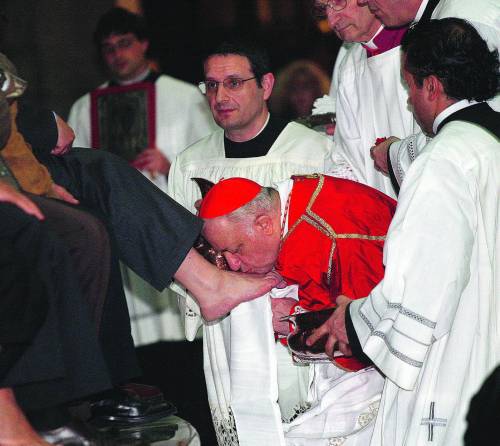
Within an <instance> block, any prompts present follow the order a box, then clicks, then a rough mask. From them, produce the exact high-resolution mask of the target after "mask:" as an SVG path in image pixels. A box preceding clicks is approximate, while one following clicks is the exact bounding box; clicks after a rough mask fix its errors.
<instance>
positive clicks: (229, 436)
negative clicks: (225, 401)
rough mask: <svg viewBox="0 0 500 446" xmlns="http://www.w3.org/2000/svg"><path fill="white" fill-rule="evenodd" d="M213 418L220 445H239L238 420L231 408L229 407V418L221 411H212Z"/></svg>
mask: <svg viewBox="0 0 500 446" xmlns="http://www.w3.org/2000/svg"><path fill="white" fill-rule="evenodd" d="M212 420H213V423H214V429H215V435H216V436H217V443H218V444H219V446H239V444H240V443H239V441H238V432H237V430H236V421H235V420H234V415H233V412H232V410H231V409H230V408H228V416H227V418H226V417H222V416H221V415H220V413H219V411H217V413H216V412H215V411H212Z"/></svg>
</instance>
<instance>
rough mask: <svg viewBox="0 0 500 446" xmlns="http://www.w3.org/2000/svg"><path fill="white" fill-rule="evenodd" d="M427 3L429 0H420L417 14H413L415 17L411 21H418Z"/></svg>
mask: <svg viewBox="0 0 500 446" xmlns="http://www.w3.org/2000/svg"><path fill="white" fill-rule="evenodd" d="M427 3H429V0H422V3H421V4H420V7H419V8H418V11H417V14H416V15H415V18H414V19H413V22H412V23H417V22H419V21H420V19H421V18H422V16H423V15H424V11H425V8H426V7H427Z"/></svg>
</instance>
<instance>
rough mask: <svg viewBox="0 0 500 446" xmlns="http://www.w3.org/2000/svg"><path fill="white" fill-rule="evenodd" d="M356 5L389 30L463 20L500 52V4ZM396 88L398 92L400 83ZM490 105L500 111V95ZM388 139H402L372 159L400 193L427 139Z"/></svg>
mask: <svg viewBox="0 0 500 446" xmlns="http://www.w3.org/2000/svg"><path fill="white" fill-rule="evenodd" d="M358 3H359V4H360V5H363V6H368V8H370V10H371V11H372V13H373V14H375V15H376V16H377V17H378V18H379V20H381V21H382V23H383V24H384V25H385V26H388V27H398V26H403V25H406V24H408V23H415V22H424V21H428V20H429V19H431V18H432V19H441V18H445V17H458V18H462V19H465V20H467V21H469V22H470V23H472V25H473V26H474V28H476V29H477V31H478V32H479V34H480V35H481V36H482V37H483V39H485V40H486V42H487V43H488V46H489V47H490V49H499V48H500V4H499V2H498V1H495V0H477V1H463V0H358ZM394 76H399V71H396V70H395V71H394V74H393V77H394ZM397 84H398V88H399V84H400V82H397ZM373 94H377V92H374V93H373ZM406 101H407V95H405V96H402V97H401V98H400V104H401V105H400V107H402V106H404V105H406ZM490 103H491V104H492V106H493V108H494V109H495V110H500V95H496V97H495V98H493V99H492V100H491V101H490ZM384 107H387V108H391V107H393V104H391V103H390V102H388V101H383V102H381V103H380V108H379V109H378V110H377V112H380V111H381V109H383V108H384ZM391 135H395V136H398V137H399V138H402V139H401V141H398V140H397V139H398V138H388V140H387V141H384V142H382V143H380V144H379V145H377V146H376V147H374V148H373V149H372V156H373V159H374V161H375V165H376V167H377V169H379V170H381V171H383V172H384V173H385V174H386V175H390V177H391V180H392V183H393V184H394V185H395V187H396V188H398V189H399V186H400V185H401V183H402V181H403V179H404V176H405V172H406V171H407V170H408V168H409V166H410V164H411V163H412V162H413V161H414V160H415V158H416V157H417V155H418V154H419V152H420V151H421V150H422V149H423V147H425V145H426V143H427V141H428V138H427V137H426V135H425V134H424V133H422V132H419V133H417V132H410V133H407V134H403V135H398V134H397V133H392V134H391ZM384 136H390V135H389V134H388V135H384Z"/></svg>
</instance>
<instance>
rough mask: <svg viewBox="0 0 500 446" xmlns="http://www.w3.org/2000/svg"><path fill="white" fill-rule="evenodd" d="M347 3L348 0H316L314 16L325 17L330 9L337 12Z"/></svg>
mask: <svg viewBox="0 0 500 446" xmlns="http://www.w3.org/2000/svg"><path fill="white" fill-rule="evenodd" d="M346 5H347V0H326V1H324V0H323V1H321V0H315V1H314V3H313V11H312V13H313V16H314V17H315V18H317V19H325V18H326V17H327V16H328V12H327V10H328V9H331V10H333V11H335V12H338V11H342V10H343V9H344V8H345V7H346Z"/></svg>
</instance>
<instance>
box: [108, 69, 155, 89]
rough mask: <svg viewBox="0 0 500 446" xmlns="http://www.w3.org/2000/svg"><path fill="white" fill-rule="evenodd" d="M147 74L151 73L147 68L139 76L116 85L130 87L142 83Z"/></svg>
mask: <svg viewBox="0 0 500 446" xmlns="http://www.w3.org/2000/svg"><path fill="white" fill-rule="evenodd" d="M149 73H151V69H150V68H149V67H147V68H146V69H145V70H144V71H143V72H142V73H141V74H139V75H138V76H136V77H134V78H133V79H129V80H126V81H118V80H117V81H116V83H117V84H118V85H132V84H137V83H139V82H142V81H143V80H144V79H146V78H147V77H148V76H149Z"/></svg>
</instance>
